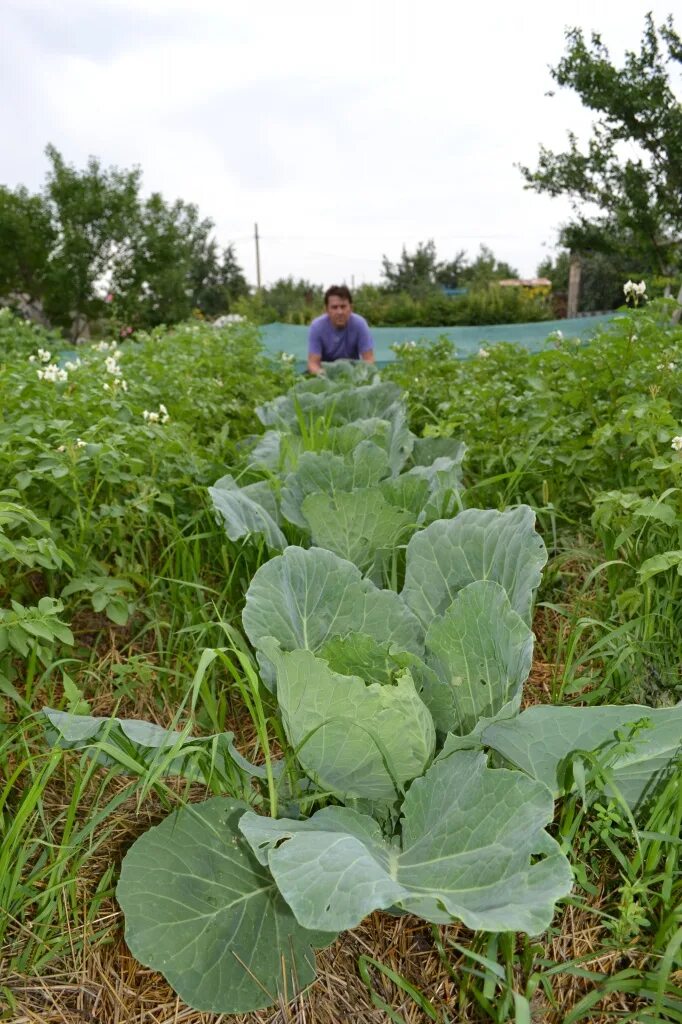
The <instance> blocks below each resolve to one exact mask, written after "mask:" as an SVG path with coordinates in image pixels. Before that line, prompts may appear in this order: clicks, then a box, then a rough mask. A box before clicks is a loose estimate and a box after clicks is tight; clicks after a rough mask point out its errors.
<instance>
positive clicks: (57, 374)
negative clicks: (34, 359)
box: [36, 363, 69, 384]
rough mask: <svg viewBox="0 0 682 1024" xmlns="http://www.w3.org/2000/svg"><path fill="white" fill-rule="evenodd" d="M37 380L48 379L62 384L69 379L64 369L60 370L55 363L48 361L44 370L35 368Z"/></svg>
mask: <svg viewBox="0 0 682 1024" xmlns="http://www.w3.org/2000/svg"><path fill="white" fill-rule="evenodd" d="M36 372H37V374H38V380H49V381H51V382H52V383H53V384H63V383H64V381H67V380H68V379H69V375H68V373H67V372H66V370H62V369H61V368H60V367H59V366H57V364H56V363H50V365H49V366H46V367H45V369H44V370H37V371H36Z"/></svg>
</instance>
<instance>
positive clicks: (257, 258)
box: [253, 224, 260, 291]
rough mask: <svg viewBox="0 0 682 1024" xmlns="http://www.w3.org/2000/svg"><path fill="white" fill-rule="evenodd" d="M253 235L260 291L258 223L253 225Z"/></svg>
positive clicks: (257, 280) (257, 284) (257, 282)
mask: <svg viewBox="0 0 682 1024" xmlns="http://www.w3.org/2000/svg"><path fill="white" fill-rule="evenodd" d="M253 237H254V239H255V242H256V287H257V288H258V291H260V245H259V238H258V225H257V224H254V225H253Z"/></svg>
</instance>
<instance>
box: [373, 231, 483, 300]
mask: <svg viewBox="0 0 682 1024" xmlns="http://www.w3.org/2000/svg"><path fill="white" fill-rule="evenodd" d="M381 262H382V267H383V270H382V273H383V277H384V280H385V282H386V284H385V289H386V291H389V292H405V293H406V294H407V295H410V296H412V298H413V299H418V298H423V297H424V296H426V295H428V294H429V293H431V292H434V291H436V290H439V289H440V288H443V287H444V288H456V287H457V286H458V284H459V283H460V277H461V276H462V273H463V271H464V269H465V267H466V253H465V252H464V250H462V251H460V252H458V253H456V254H455V256H454V259H452V260H450V261H449V262H447V261H446V262H443V263H441V262H439V261H438V255H437V253H436V244H435V242H434V241H433V239H429V241H428V242H418V243H417V248H416V249H415V251H414V252H413V253H408V251H407V249H406V248H405V246H403V248H402V253H401V256H400V260H399V262H398V263H391V261H390V260H389V259H388V257H386V256H382V258H381Z"/></svg>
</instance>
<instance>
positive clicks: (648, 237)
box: [520, 14, 682, 275]
mask: <svg viewBox="0 0 682 1024" xmlns="http://www.w3.org/2000/svg"><path fill="white" fill-rule="evenodd" d="M566 40H567V52H566V54H565V55H564V57H563V58H562V59H561V60H560V62H559V64H558V65H557V66H556V67H555V68H553V69H551V74H552V77H553V79H554V81H555V82H556V83H557V84H558V85H559V86H561V87H562V88H569V89H573V90H574V91H575V92H576V93H577V95H578V96H579V97H580V100H581V101H582V103H583V104H584V106H585V107H587V108H588V109H590V110H593V111H595V112H596V114H597V115H598V116H597V120H596V122H595V123H594V124H593V128H592V136H591V138H590V139H589V141H588V142H587V145H586V147H581V146H580V144H579V142H578V139H577V137H576V135H575V134H573V133H569V136H568V140H569V148H568V150H567V151H565V152H563V153H554V152H552V151H551V150H549V149H546V148H545V147H542V148H541V150H540V158H539V162H538V166H537V168H536V169H535V170H531V169H529V168H528V167H524V166H521V167H520V170H521V172H522V174H523V175H524V177H525V179H526V183H527V187H528V188H531V189H533V190H535V191H536V192H544V193H548V194H549V195H552V196H558V195H565V196H568V197H569V199H570V200H571V203H572V207H573V212H574V219H573V220H572V221H571V222H570V223H569V224H567V225H565V226H564V227H563V229H562V231H561V242H562V244H563V245H565V246H567V247H568V248H572V249H575V250H577V251H581V252H602V253H605V254H607V255H608V254H614V253H616V252H619V251H620V252H621V253H622V252H626V254H627V258H628V259H629V260H630V261H631V262H632V263H644V264H646V265H648V266H649V267H651V268H652V269H653V270H655V271H656V272H658V273H659V274H668V275H670V274H674V273H675V272H676V271H677V270H679V268H680V265H681V263H682V162H681V161H680V152H682V104H681V103H680V100H679V98H678V97H677V95H676V93H675V90H674V88H673V84H672V73H673V72H674V71H675V70H679V65H680V63H682V39H681V38H680V36H679V35H678V34H677V33H676V31H675V30H674V28H673V22H672V17H669V18H668V19H667V21H666V22H665V24H663V25H661V26H660V27H659V28H658V29H656V27H655V25H654V22H653V18H652V16H651V14H648V15H647V16H646V20H645V28H644V34H643V37H642V41H641V46H640V50H639V52H634V51H629V52H627V53H626V54H625V58H624V62H623V65H622V67H620V68H618V67H616V66H615V65H614V64H613V63H612V61H611V58H610V56H609V52H608V50H607V48H606V46H605V45H604V44H603V42H602V39H601V37H600V36H599V35H597V34H593V35H592V36H591V39H590V41H589V42H588V41H586V39H585V37H584V35H583V33H582V31H581V30H580V29H578V28H573V29H571V30H569V31H568V32H567V35H566Z"/></svg>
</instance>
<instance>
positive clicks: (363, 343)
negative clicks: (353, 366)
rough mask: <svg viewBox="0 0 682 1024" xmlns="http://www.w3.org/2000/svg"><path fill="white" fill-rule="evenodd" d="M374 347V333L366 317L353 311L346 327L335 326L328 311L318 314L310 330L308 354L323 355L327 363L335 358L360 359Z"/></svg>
mask: <svg viewBox="0 0 682 1024" xmlns="http://www.w3.org/2000/svg"><path fill="white" fill-rule="evenodd" d="M373 348H374V342H373V341H372V335H371V334H370V333H369V327H368V326H367V321H366V320H365V318H364V317H362V316H359V314H358V313H351V315H350V319H349V321H348V323H347V324H346V326H345V327H342V328H341V329H340V330H339V329H338V328H336V327H334V325H333V323H332V322H331V320H330V319H329V317H328V316H327V314H326V313H323V314H322V316H318V317H317V318H316V319H315V320H313V322H312V323H311V325H310V330H309V332H308V354H309V355H311V356H322V359H323V361H324V362H326V363H333V362H334V360H335V359H359V358H360V356H361V355H362V353H363V352H371V351H372V349H373Z"/></svg>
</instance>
